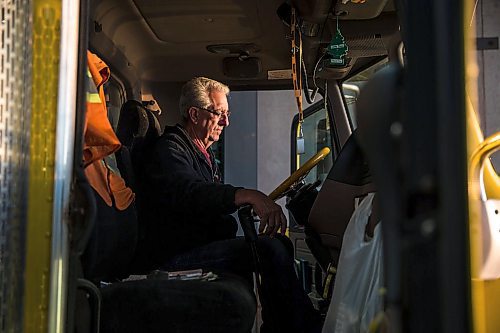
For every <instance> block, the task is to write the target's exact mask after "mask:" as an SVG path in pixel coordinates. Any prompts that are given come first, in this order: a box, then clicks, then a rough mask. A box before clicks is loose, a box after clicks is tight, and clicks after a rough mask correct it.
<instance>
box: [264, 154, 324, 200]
mask: <svg viewBox="0 0 500 333" xmlns="http://www.w3.org/2000/svg"><path fill="white" fill-rule="evenodd" d="M329 153H330V148H328V147H324V148H323V149H321V150H320V151H319V152H317V153H316V155H314V156H313V157H311V158H310V159H309V160H307V161H306V162H305V163H304V165H302V166H301V167H300V168H298V169H297V170H296V171H294V173H292V174H291V175H290V177H288V178H287V179H285V180H284V181H283V182H282V183H281V184H280V185H278V187H277V188H276V189H275V190H274V191H272V192H271V194H269V198H271V199H272V200H276V199H277V198H279V196H280V195H281V194H282V193H283V192H284V191H286V190H287V189H288V188H289V187H290V186H292V185H293V184H294V183H295V182H296V181H297V180H299V179H300V178H301V177H302V176H304V175H305V174H306V173H307V172H309V170H311V169H312V168H313V167H314V166H316V164H318V163H319V162H320V161H321V160H322V159H324V158H325V157H326V156H327V155H328V154H329Z"/></svg>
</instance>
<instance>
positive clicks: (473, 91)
mask: <svg viewBox="0 0 500 333" xmlns="http://www.w3.org/2000/svg"><path fill="white" fill-rule="evenodd" d="M465 5H466V8H465V10H464V14H466V15H470V13H472V12H473V9H472V6H473V5H474V1H465ZM469 22H470V16H466V17H465V19H464V30H465V31H469V33H468V34H464V42H465V45H466V50H465V57H466V75H467V76H466V78H467V87H466V88H467V93H468V96H467V100H466V107H467V108H466V110H467V156H468V157H469V161H468V162H469V165H468V170H469V186H468V193H469V202H468V204H469V232H470V233H469V235H470V236H469V237H470V255H471V271H472V276H477V274H476V270H477V267H478V262H477V261H478V259H479V258H480V257H479V251H480V249H481V245H482V244H481V237H480V236H481V234H480V229H479V228H480V225H481V218H482V216H481V214H482V209H481V198H480V188H479V185H478V182H477V181H475V180H474V178H475V176H474V175H477V172H476V171H475V170H474V168H475V167H477V163H476V162H474V161H475V160H476V159H477V157H480V156H481V154H484V153H486V150H489V149H488V145H489V144H488V143H486V144H484V145H483V148H478V147H480V146H481V145H482V144H483V141H484V137H483V133H482V131H481V128H480V126H479V121H478V115H477V113H476V111H475V110H477V105H478V103H477V74H478V66H477V62H476V49H475V45H474V43H473V40H474V38H472V37H475V36H476V34H475V31H474V26H475V24H474V23H473V24H469ZM490 140H491V138H490ZM474 156H475V157H474ZM474 164H476V166H474ZM483 168H484V169H483V182H484V186H485V192H486V196H487V198H490V199H500V179H499V177H498V174H497V173H496V172H495V170H494V169H493V166H492V165H491V162H490V161H489V160H488V159H486V160H484V165H483ZM471 291H472V317H473V328H474V332H476V333H498V332H500V316H499V315H498V309H499V308H500V279H496V280H489V281H486V280H481V279H477V278H473V279H472V283H471Z"/></svg>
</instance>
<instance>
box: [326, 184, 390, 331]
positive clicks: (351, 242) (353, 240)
mask: <svg viewBox="0 0 500 333" xmlns="http://www.w3.org/2000/svg"><path fill="white" fill-rule="evenodd" d="M374 196H375V194H374V193H370V194H368V195H367V196H366V197H365V198H364V199H363V201H361V203H360V204H359V206H358V207H357V208H356V209H355V211H354V213H353V215H352V217H351V220H350V221H349V224H348V225H347V228H346V231H345V233H344V239H343V242H342V250H341V252H340V258H339V264H338V267H337V276H336V280H335V286H334V289H333V295H332V300H331V303H330V307H329V309H328V313H327V316H326V319H325V324H324V326H323V333H332V332H335V333H358V332H368V329H369V326H370V323H371V322H372V320H373V319H374V318H375V316H376V315H377V314H378V313H379V312H380V311H382V310H383V297H382V295H381V292H380V290H381V288H382V286H383V258H382V234H381V232H382V231H381V226H380V223H379V224H377V226H376V227H375V231H374V235H373V238H372V239H371V240H365V236H364V235H365V227H366V224H367V223H368V218H369V216H370V214H371V210H372V202H373V197H374Z"/></svg>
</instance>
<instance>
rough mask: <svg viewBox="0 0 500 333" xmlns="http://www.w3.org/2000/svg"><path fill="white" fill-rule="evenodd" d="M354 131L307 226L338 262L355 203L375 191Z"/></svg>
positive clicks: (313, 208) (326, 181)
mask: <svg viewBox="0 0 500 333" xmlns="http://www.w3.org/2000/svg"><path fill="white" fill-rule="evenodd" d="M357 136H358V134H357V131H354V132H353V134H352V135H351V136H350V137H349V139H348V140H347V141H346V143H345V145H344V147H343V148H342V150H341V152H340V154H339V156H338V157H337V159H336V160H335V162H334V164H333V166H332V168H331V170H330V173H329V174H328V176H327V178H326V179H325V182H324V183H323V186H322V187H321V190H320V191H319V193H318V196H317V198H316V200H315V202H314V204H313V206H312V208H311V212H310V214H309V220H308V222H309V225H310V227H311V228H312V230H314V232H315V233H317V235H318V236H319V238H320V240H321V243H322V244H323V245H324V246H326V247H327V248H328V249H329V251H330V253H331V255H332V259H333V262H334V263H335V264H336V263H337V262H338V257H339V255H340V249H341V247H342V238H343V235H344V232H345V229H346V227H347V224H348V223H349V220H350V218H351V215H352V213H353V211H354V208H355V205H356V202H357V201H359V200H360V199H362V198H363V197H364V196H365V195H366V194H367V193H369V192H375V186H374V185H373V183H372V179H371V174H370V170H369V167H368V163H367V160H366V159H365V157H364V155H363V152H362V151H361V148H360V146H359V144H358V141H357V140H358V139H357Z"/></svg>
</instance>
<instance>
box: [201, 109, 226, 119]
mask: <svg viewBox="0 0 500 333" xmlns="http://www.w3.org/2000/svg"><path fill="white" fill-rule="evenodd" d="M196 108H197V109H200V110H203V111H207V112H208V113H211V114H214V115H216V116H217V117H219V118H220V117H222V116H225V117H226V118H229V116H230V115H231V111H219V110H209V109H205V108H201V107H199V106H196Z"/></svg>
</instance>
